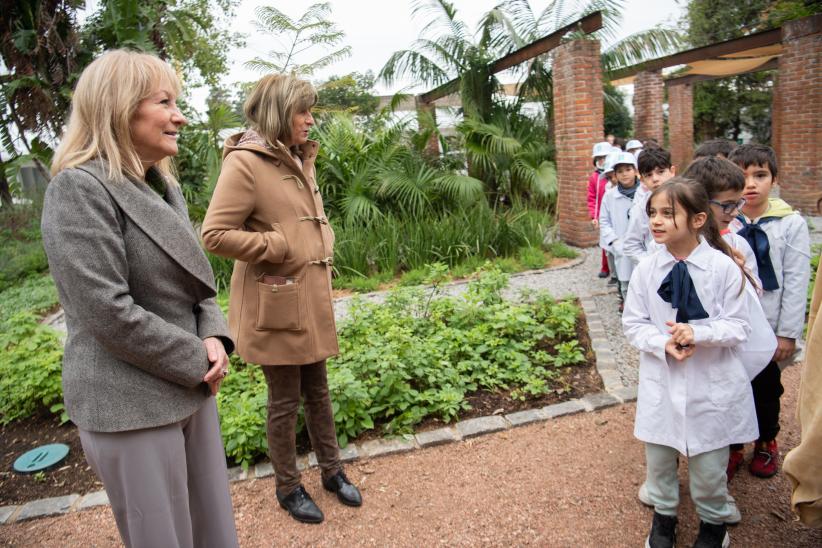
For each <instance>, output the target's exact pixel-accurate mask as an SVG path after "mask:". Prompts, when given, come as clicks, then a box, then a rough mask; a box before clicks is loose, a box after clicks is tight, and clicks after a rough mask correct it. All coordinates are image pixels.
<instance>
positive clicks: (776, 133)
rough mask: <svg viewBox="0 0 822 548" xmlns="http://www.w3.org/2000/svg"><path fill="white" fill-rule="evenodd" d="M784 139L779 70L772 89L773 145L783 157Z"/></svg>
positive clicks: (777, 155) (779, 156) (778, 154)
mask: <svg viewBox="0 0 822 548" xmlns="http://www.w3.org/2000/svg"><path fill="white" fill-rule="evenodd" d="M781 139H782V95H780V94H779V70H778V69H777V73H776V74H775V75H774V78H773V88H772V91H771V146H772V147H773V149H774V150H775V151H776V157H777V158H781V157H782V151H781V147H780V141H781Z"/></svg>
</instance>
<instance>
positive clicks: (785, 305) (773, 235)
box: [729, 212, 811, 339]
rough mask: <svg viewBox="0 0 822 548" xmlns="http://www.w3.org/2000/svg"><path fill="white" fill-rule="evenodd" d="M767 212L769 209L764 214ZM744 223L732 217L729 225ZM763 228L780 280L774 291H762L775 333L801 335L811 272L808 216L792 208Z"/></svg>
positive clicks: (766, 312)
mask: <svg viewBox="0 0 822 548" xmlns="http://www.w3.org/2000/svg"><path fill="white" fill-rule="evenodd" d="M767 214H768V213H767V212H766V213H765V215H767ZM743 226H744V225H743V224H742V223H741V222H740V221H738V220H736V219H735V220H733V221H731V225H730V227H729V228H730V229H731V230H732V231H734V232H738V231H739V230H741V229H742V227H743ZM762 229H763V230H764V231H765V233H766V234H767V235H768V243H769V245H770V253H768V255H769V256H770V258H771V264H773V271H774V274H775V275H776V280H777V282H778V283H779V288H778V289H775V290H773V291H763V292H762V295H761V296H760V298H759V302H760V303H762V309H763V310H764V311H765V316H767V318H768V323H770V325H771V329H773V331H774V333H776V335H777V336H778V337H787V338H789V339H800V338H802V332H803V330H804V328H805V308H806V307H807V303H808V283H809V282H810V276H811V266H810V259H811V251H810V234H809V233H808V225H807V223H806V222H805V219H803V218H802V216H801V215H800V214H799V213H797V212H793V213H791V214H789V215H786V216H785V217H782V218H780V219H775V220H773V221H769V222H766V223H764V224H763V225H762Z"/></svg>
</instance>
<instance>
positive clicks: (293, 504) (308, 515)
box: [277, 485, 325, 523]
mask: <svg viewBox="0 0 822 548" xmlns="http://www.w3.org/2000/svg"><path fill="white" fill-rule="evenodd" d="M277 501H278V502H279V503H280V506H281V507H282V508H283V509H284V510H287V511H288V513H289V514H291V517H292V518H294V519H296V520H297V521H301V522H303V523H321V522H322V520H323V519H325V516H323V513H322V510H320V509H319V507H318V506H317V505H316V504H314V501H313V500H311V496H309V494H308V493H307V492H306V491H305V488H304V487H303V486H302V485H300V486H298V487H297V488H296V489H294V491H292V492H291V493H290V494H289V495H288V496H285V497H281V496H280V494H279V493H277Z"/></svg>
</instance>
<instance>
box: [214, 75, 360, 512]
mask: <svg viewBox="0 0 822 548" xmlns="http://www.w3.org/2000/svg"><path fill="white" fill-rule="evenodd" d="M316 102H317V92H316V91H315V90H314V88H313V87H312V86H311V84H310V83H308V82H306V81H304V80H300V79H298V78H295V77H293V76H288V75H270V76H266V77H264V78H263V79H262V80H260V81H259V82H258V83H257V85H256V87H255V88H254V90H253V91H252V92H251V95H250V96H249V97H248V100H247V101H246V103H245V107H244V109H245V115H246V118H247V119H248V121H249V124H250V126H251V127H250V129H248V130H247V131H244V132H242V133H238V134H237V135H233V136H232V137H229V139H228V140H227V141H226V143H225V150H224V152H223V158H224V160H223V168H222V172H221V173H220V178H219V179H218V181H217V186H216V188H215V190H214V196H212V199H211V204H210V205H209V208H208V212H207V213H206V217H205V220H204V221H203V241H204V243H205V247H206V249H207V250H208V251H211V252H212V253H215V254H217V255H222V256H224V257H230V258H232V259H235V261H236V262H235V263H234V274H233V275H232V277H231V298H230V302H229V309H228V323H229V327H230V329H231V334H232V336H233V337H234V340H235V341H237V353H238V354H239V355H240V356H241V357H242V358H243V359H244V360H246V361H248V362H250V363H256V364H261V365H262V366H263V371H264V373H265V378H266V382H267V384H268V424H267V434H268V449H269V453H270V456H271V461H272V463H273V465H274V472H275V476H276V482H277V499H278V501H279V503H280V505H281V506H282V507H283V508H284V509H286V510H287V511H288V512H289V514H291V516H292V517H293V518H294V519H296V520H298V521H302V522H306V523H319V522H321V521H322V520H323V513H322V511H321V510H320V509H319V508H318V507H317V505H316V504H315V503H314V501H313V500H312V499H311V496H310V495H309V494H308V493H307V492H306V490H305V488H304V487H303V486H302V484H301V482H300V472H299V470H298V468H297V462H296V440H295V429H296V425H297V411H298V409H299V405H300V396H301V395H302V397H303V403H304V408H305V421H306V426H307V428H308V433H309V436H310V438H311V446H312V447H313V448H314V451H315V452H316V454H317V460H318V462H319V465H320V468H321V470H322V484H323V487H324V488H325V489H326V490H329V491H332V492H334V493H336V495H337V498H338V499H339V500H340V502H342V503H343V504H346V505H349V506H360V505H361V504H362V498H361V496H360V493H359V491H358V490H357V488H356V487H355V486H354V485H352V484H351V482H350V481H349V480H348V478H347V477H346V476H345V473H344V472H343V470H342V467H341V465H340V456H339V447H338V445H337V436H336V432H335V429H334V415H333V413H332V410H331V400H330V398H329V394H328V381H327V378H326V367H325V361H326V359H327V358H328V357H330V356H333V355H335V354H337V352H338V348H337V331H336V327H335V324H334V311H333V309H332V300H331V263H332V254H333V245H334V233H333V232H332V231H331V228H330V227H329V225H328V219H327V218H326V216H325V212H324V210H323V202H322V198H321V197H320V190H319V187H318V186H317V182H316V179H315V172H314V160H315V158H316V157H317V148H318V143H317V142H316V141H311V140H309V139H308V132H309V130H310V129H311V126H312V125H314V118H313V117H312V115H311V107H313V106H314V104H315V103H316Z"/></svg>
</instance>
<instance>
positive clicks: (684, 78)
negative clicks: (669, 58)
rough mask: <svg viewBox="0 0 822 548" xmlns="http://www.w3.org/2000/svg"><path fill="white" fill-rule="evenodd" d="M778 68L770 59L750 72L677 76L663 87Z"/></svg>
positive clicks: (776, 62)
mask: <svg viewBox="0 0 822 548" xmlns="http://www.w3.org/2000/svg"><path fill="white" fill-rule="evenodd" d="M777 68H779V60H778V59H771V60H770V61H768V62H767V63H764V64H762V65H759V66H758V67H756V68H753V69H751V70H746V71H744V72H737V73H736V74H727V75H724V76H716V75H713V74H688V75H685V76H679V77H677V78H668V79H666V80H665V87H670V86H681V85H683V84H693V83H695V82H706V81H708V80H720V79H722V78H731V77H732V76H739V75H740V74H750V73H752V72H760V71H763V70H774V69H777Z"/></svg>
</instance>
